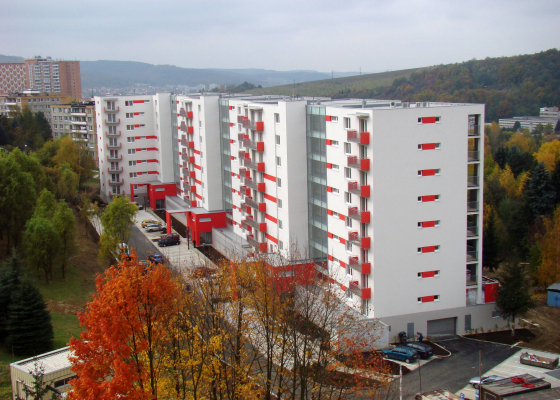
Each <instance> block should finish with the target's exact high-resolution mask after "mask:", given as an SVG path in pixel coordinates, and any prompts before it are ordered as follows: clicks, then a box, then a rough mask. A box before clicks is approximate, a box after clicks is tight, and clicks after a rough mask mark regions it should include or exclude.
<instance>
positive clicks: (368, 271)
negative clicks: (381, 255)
mask: <svg viewBox="0 0 560 400" xmlns="http://www.w3.org/2000/svg"><path fill="white" fill-rule="evenodd" d="M362 274H364V275H367V274H371V263H363V264H362Z"/></svg>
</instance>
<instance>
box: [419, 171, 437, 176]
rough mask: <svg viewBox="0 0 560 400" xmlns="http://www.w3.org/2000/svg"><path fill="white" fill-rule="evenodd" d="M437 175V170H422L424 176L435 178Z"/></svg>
mask: <svg viewBox="0 0 560 400" xmlns="http://www.w3.org/2000/svg"><path fill="white" fill-rule="evenodd" d="M435 174H436V170H435V169H423V170H422V176H433V175H435Z"/></svg>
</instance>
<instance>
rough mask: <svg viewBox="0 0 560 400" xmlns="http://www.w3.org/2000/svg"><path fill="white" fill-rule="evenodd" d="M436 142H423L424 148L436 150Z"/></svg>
mask: <svg viewBox="0 0 560 400" xmlns="http://www.w3.org/2000/svg"><path fill="white" fill-rule="evenodd" d="M435 149H436V144H435V143H423V144H422V150H435Z"/></svg>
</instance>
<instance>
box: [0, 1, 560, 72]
mask: <svg viewBox="0 0 560 400" xmlns="http://www.w3.org/2000/svg"><path fill="white" fill-rule="evenodd" d="M0 10H1V11H0V39H1V40H0V54H4V55H11V56H22V57H26V58H30V57H33V56H35V55H42V56H43V57H46V56H51V57H53V58H58V59H67V60H75V59H76V60H90V61H94V60H122V61H141V62H147V63H151V64H171V65H176V66H179V67H184V68H228V69H229V68H264V69H274V70H284V71H285V70H317V71H323V72H327V71H329V72H330V71H331V70H334V71H358V70H360V69H361V71H362V72H381V71H388V70H399V69H406V68H415V67H424V66H430V65H438V64H448V63H455V62H462V61H467V60H470V59H473V58H476V59H483V58H486V57H502V56H512V55H519V54H531V53H536V52H539V51H543V50H548V49H551V48H558V47H560V1H559V0H483V1H482V0H468V1H467V0H461V1H457V0H442V1H440V0H416V1H414V0H408V1H400V0H394V1H392V0H383V1H378V0H276V1H270V0H243V1H237V0H227V1H225V0H198V1H191V0H181V1H177V0H159V1H157V0H156V1H154V0H151V1H145V0H135V1H129V0H112V1H106V0H91V1H61V0H49V1H45V0H25V1H20V0H18V1H14V0H0Z"/></svg>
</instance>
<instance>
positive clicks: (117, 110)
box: [72, 107, 120, 114]
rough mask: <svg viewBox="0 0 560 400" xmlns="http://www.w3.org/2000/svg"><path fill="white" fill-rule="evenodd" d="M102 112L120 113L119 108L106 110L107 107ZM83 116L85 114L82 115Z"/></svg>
mask: <svg viewBox="0 0 560 400" xmlns="http://www.w3.org/2000/svg"><path fill="white" fill-rule="evenodd" d="M103 111H104V112H106V113H115V112H119V111H120V107H117V108H107V107H103ZM72 114H76V113H72ZM83 114H85V113H83Z"/></svg>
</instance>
